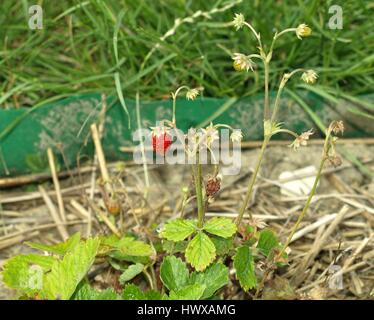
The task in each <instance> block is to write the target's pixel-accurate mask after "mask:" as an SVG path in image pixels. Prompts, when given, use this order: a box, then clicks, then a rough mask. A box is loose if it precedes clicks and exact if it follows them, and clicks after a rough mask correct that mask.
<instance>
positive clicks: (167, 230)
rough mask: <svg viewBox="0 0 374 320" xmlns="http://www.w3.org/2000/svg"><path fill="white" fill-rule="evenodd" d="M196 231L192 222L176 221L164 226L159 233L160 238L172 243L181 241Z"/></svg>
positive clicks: (194, 223)
mask: <svg viewBox="0 0 374 320" xmlns="http://www.w3.org/2000/svg"><path fill="white" fill-rule="evenodd" d="M196 229H197V226H196V222H195V221H193V220H184V219H176V220H172V221H169V222H168V223H166V224H165V226H164V228H163V230H162V231H161V232H160V235H161V237H163V238H165V239H167V240H171V241H174V242H178V241H182V240H184V239H186V238H187V237H188V236H190V235H191V234H192V233H193V232H195V231H196Z"/></svg>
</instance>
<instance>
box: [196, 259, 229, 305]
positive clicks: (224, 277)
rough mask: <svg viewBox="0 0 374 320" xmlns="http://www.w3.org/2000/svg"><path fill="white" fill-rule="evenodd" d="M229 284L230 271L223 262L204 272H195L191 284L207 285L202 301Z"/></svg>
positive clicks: (214, 264)
mask: <svg viewBox="0 0 374 320" xmlns="http://www.w3.org/2000/svg"><path fill="white" fill-rule="evenodd" d="M228 282H229V269H228V268H227V267H226V266H225V265H224V264H223V263H221V262H217V263H213V264H212V265H211V266H209V267H208V268H207V269H206V270H205V271H204V272H196V271H195V272H193V273H192V274H191V277H190V283H199V284H203V285H205V290H204V294H203V295H202V297H201V299H208V298H210V297H211V296H213V295H214V293H215V292H216V291H217V290H219V289H221V288H222V287H223V286H225V285H226V284H228Z"/></svg>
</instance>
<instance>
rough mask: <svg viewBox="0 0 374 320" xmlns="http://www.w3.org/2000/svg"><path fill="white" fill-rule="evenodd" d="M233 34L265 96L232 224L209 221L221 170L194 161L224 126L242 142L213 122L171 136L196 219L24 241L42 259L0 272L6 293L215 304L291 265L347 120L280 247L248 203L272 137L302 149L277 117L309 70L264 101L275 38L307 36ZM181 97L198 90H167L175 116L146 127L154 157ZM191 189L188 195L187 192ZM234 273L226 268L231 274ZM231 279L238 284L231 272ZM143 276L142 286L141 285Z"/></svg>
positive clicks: (328, 143) (242, 67)
mask: <svg viewBox="0 0 374 320" xmlns="http://www.w3.org/2000/svg"><path fill="white" fill-rule="evenodd" d="M233 25H234V26H235V27H236V29H237V30H239V29H242V28H244V27H245V28H248V29H249V30H250V32H252V33H253V35H254V36H255V38H256V40H257V42H258V50H259V52H258V53H254V54H250V55H245V54H241V53H235V54H234V55H233V60H234V62H233V66H234V68H235V70H237V71H246V72H248V71H249V70H252V71H254V70H255V64H254V62H253V60H252V59H259V60H260V61H261V62H262V63H263V66H264V72H265V84H264V88H265V95H264V96H265V98H264V139H263V144H262V148H261V151H260V153H259V155H258V158H257V161H256V163H255V170H254V173H253V174H252V176H251V177H250V180H249V182H248V188H247V192H246V194H245V195H244V200H243V203H242V204H241V206H240V208H239V214H238V217H237V219H236V221H235V222H234V221H232V219H229V218H226V217H213V218H210V219H207V218H206V210H207V208H208V207H209V204H210V203H211V202H212V201H214V198H215V197H216V196H217V194H219V191H220V186H221V174H220V168H219V165H218V164H217V163H216V164H215V165H214V170H213V174H212V173H210V174H207V175H204V171H205V167H203V165H202V163H201V161H200V153H201V151H202V149H203V148H205V149H207V150H209V151H210V155H211V157H212V158H213V159H214V153H213V152H212V146H213V144H214V143H215V142H219V139H220V137H219V130H220V129H221V128H226V129H229V130H230V132H231V134H230V138H231V140H232V141H233V142H240V141H241V139H242V135H241V133H240V131H237V130H234V129H233V128H231V127H229V126H227V125H225V124H212V123H211V124H210V125H208V126H207V127H206V128H203V129H201V130H200V131H198V130H196V129H195V128H191V129H190V130H189V132H188V134H187V135H178V136H177V139H179V140H180V141H183V142H185V141H186V140H188V141H189V142H192V143H189V144H183V145H184V148H185V149H184V152H185V153H186V155H187V156H188V157H190V158H193V159H194V162H192V163H193V164H192V165H191V171H192V177H193V185H194V190H192V191H191V190H186V192H185V194H186V196H185V198H184V203H187V202H191V200H196V208H197V209H196V215H193V216H192V217H190V218H184V217H182V214H183V210H181V215H180V217H179V218H176V219H174V220H170V221H167V222H166V223H165V224H164V225H163V226H162V228H161V230H159V233H158V235H157V236H158V238H157V240H154V237H153V238H152V239H153V240H152V242H150V243H147V242H145V241H143V240H139V239H137V238H136V237H135V236H134V235H130V234H128V233H124V234H123V235H122V236H118V234H117V235H109V236H97V237H94V238H89V239H87V240H83V239H81V237H80V234H79V233H77V234H75V235H73V236H72V237H70V238H69V239H68V240H66V241H65V242H63V243H60V244H56V245H45V244H39V243H32V242H27V243H26V245H28V246H29V247H31V248H33V249H36V250H40V251H42V252H43V253H44V254H42V253H41V254H34V253H33V254H25V255H18V256H15V257H12V258H10V259H9V260H8V261H7V262H6V263H5V265H4V267H3V280H4V282H5V284H7V285H8V286H9V287H11V288H13V289H16V290H17V292H18V294H19V297H20V298H23V299H76V300H86V299H92V300H95V299H143V300H147V299H148V300H152V299H173V300H178V299H182V300H183V299H196V300H197V299H211V298H218V297H219V291H220V290H221V289H222V288H224V287H226V286H228V285H233V283H238V284H239V285H240V287H241V288H242V289H243V290H244V291H245V292H249V293H251V295H252V297H254V298H257V297H259V295H260V294H261V291H262V289H263V288H264V286H265V284H266V281H267V280H268V279H269V278H270V277H271V275H272V273H273V272H275V271H276V270H277V268H279V267H281V266H285V265H286V264H287V263H288V261H287V251H288V246H289V244H290V242H291V239H292V237H293V235H294V234H295V232H296V230H297V228H298V227H299V225H300V223H301V221H302V219H303V217H304V216H305V214H306V212H307V210H308V207H309V204H310V202H311V199H312V197H313V195H314V193H315V191H316V189H317V185H318V181H319V179H320V177H321V172H322V169H323V167H324V165H325V162H326V161H329V162H330V163H331V164H333V165H339V164H340V163H341V160H340V158H339V156H338V155H337V153H336V150H335V142H336V139H337V138H336V137H335V135H336V134H338V133H342V132H343V130H344V126H343V123H342V122H340V121H335V122H333V123H332V124H331V125H330V126H329V128H328V129H327V131H326V138H325V144H324V147H323V153H322V157H321V163H320V166H319V169H318V173H317V176H316V179H315V183H314V185H313V188H312V191H311V192H310V194H309V197H308V199H307V201H306V203H305V206H304V208H303V210H302V212H301V214H300V215H299V218H298V220H297V222H296V223H295V225H294V227H293V228H292V231H291V233H290V234H289V236H288V237H287V240H286V242H285V243H284V244H282V243H281V242H280V241H279V239H278V236H277V235H276V234H275V233H274V232H273V231H272V230H271V229H269V228H266V225H264V223H263V222H262V221H258V220H256V219H254V218H253V217H252V216H251V215H250V219H249V220H247V221H245V220H244V214H245V212H247V207H248V202H249V200H250V199H251V197H252V193H253V187H254V185H255V183H256V178H257V175H258V172H259V170H260V167H261V163H262V160H263V157H264V154H265V150H266V148H267V146H268V144H269V141H270V139H271V138H272V137H273V136H274V135H276V134H278V133H287V134H290V135H292V136H294V137H295V140H294V142H293V143H292V144H291V147H293V148H294V149H298V148H299V147H300V146H304V145H306V144H307V141H308V139H309V137H310V135H311V134H312V131H311V130H309V131H306V132H304V133H302V134H300V135H298V134H296V133H294V132H292V131H290V130H287V129H285V128H283V125H282V124H281V123H279V122H278V121H277V118H278V112H279V108H280V98H281V94H282V91H283V89H284V87H285V85H286V83H287V82H288V81H289V80H290V79H291V78H292V77H293V76H295V75H296V74H298V73H301V79H302V80H303V81H304V82H306V83H309V84H313V83H314V82H315V81H316V80H317V74H316V73H315V72H314V71H313V70H310V69H307V70H305V69H296V70H293V71H291V72H289V73H285V74H284V75H283V76H282V77H281V81H280V84H279V88H278V93H277V96H276V99H275V101H274V103H273V105H272V107H271V103H270V99H269V68H270V62H271V59H272V56H273V54H274V52H273V51H274V48H275V45H276V41H277V39H279V38H280V37H281V36H283V35H285V34H287V33H295V35H296V36H297V37H298V38H299V39H302V38H304V37H307V36H309V35H310V34H311V29H310V28H309V27H308V26H306V25H305V24H301V25H299V26H298V27H297V28H289V29H286V30H284V31H282V32H279V33H278V32H277V33H275V35H274V37H273V41H272V43H271V45H270V47H269V49H267V47H265V46H264V45H263V43H262V40H261V37H260V34H259V33H258V32H257V31H256V30H255V29H254V28H253V26H252V25H251V24H249V23H248V22H246V21H245V19H244V16H243V15H241V14H237V15H236V16H235V19H234V21H233ZM182 91H185V92H186V98H187V99H192V100H193V99H195V98H196V97H197V95H198V94H199V91H200V89H199V88H198V89H191V88H189V87H187V86H182V87H180V88H178V89H177V90H176V92H174V93H172V99H173V110H172V111H173V112H172V119H164V120H161V121H160V122H159V124H158V125H157V126H156V127H153V128H151V129H152V133H151V134H152V147H153V151H154V152H155V153H156V154H159V155H161V156H165V154H166V153H167V152H168V150H169V148H170V146H171V145H172V144H173V139H172V136H171V134H170V131H171V130H172V129H174V128H176V127H177V119H176V116H175V114H176V104H177V97H178V95H179V94H180V93H181V92H182ZM190 193H191V197H189V196H188V194H190ZM101 268H102V269H103V270H104V269H108V268H109V269H110V270H111V271H112V272H113V273H114V274H116V279H117V280H116V283H114V284H113V285H109V284H107V285H106V286H105V288H102V287H101V288H97V287H95V286H93V285H92V283H95V281H92V280H93V277H94V276H95V275H97V274H99V273H100V270H101ZM230 270H231V271H232V272H231V271H230ZM232 274H235V278H233V277H232V276H231V275H232ZM139 278H140V279H142V280H143V281H140V285H136V284H135V283H137V284H139Z"/></svg>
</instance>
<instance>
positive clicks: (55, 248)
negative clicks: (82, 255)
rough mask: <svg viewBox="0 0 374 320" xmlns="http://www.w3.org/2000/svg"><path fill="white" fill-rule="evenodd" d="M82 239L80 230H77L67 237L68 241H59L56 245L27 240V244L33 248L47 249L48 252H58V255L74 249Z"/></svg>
mask: <svg viewBox="0 0 374 320" xmlns="http://www.w3.org/2000/svg"><path fill="white" fill-rule="evenodd" d="M80 239H81V235H80V233H79V232H77V233H75V234H74V235H72V236H71V237H70V238H69V239H67V240H66V241H64V242H61V243H58V244H54V245H48V244H42V243H35V242H25V244H26V245H28V246H29V247H31V248H33V249H38V250H41V251H47V252H50V253H54V254H58V255H64V254H65V253H67V252H69V251H71V250H73V249H74V248H75V246H76V245H77V244H78V243H79V241H80Z"/></svg>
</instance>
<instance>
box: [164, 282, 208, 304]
mask: <svg viewBox="0 0 374 320" xmlns="http://www.w3.org/2000/svg"><path fill="white" fill-rule="evenodd" d="M204 291H205V285H202V284H198V283H196V284H191V285H189V286H186V287H184V288H182V289H180V290H178V291H173V290H172V291H170V294H169V300H199V299H201V297H202V296H203V294H204Z"/></svg>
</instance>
